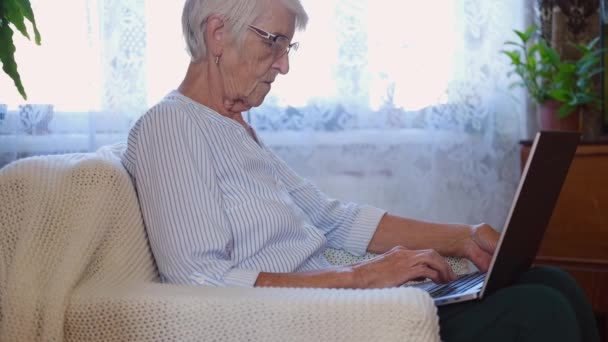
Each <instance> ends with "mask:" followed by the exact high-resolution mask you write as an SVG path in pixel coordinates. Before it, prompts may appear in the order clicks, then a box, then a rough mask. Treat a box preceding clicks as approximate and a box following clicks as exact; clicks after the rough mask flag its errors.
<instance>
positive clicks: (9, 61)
mask: <svg viewBox="0 0 608 342" xmlns="http://www.w3.org/2000/svg"><path fill="white" fill-rule="evenodd" d="M26 20H28V21H29V22H30V23H31V24H32V27H33V29H34V42H35V43H36V44H37V45H40V33H39V32H38V28H37V27H36V20H35V18H34V12H33V11H32V6H31V4H30V1H29V0H0V41H1V42H2V43H1V44H0V61H1V62H2V70H4V72H5V73H6V74H7V75H8V76H9V77H10V78H11V79H12V80H13V82H14V83H15V86H16V87H17V90H18V91H19V93H20V94H21V96H23V98H24V99H27V95H26V93H25V89H24V87H23V84H22V83H21V77H20V76H19V72H18V71H17V62H16V61H15V50H16V49H15V44H14V43H13V29H12V28H11V25H10V24H12V25H13V26H14V27H15V28H17V30H19V32H21V34H23V35H24V36H25V37H26V38H28V39H30V35H29V33H28V30H27V27H26V25H25V24H26Z"/></svg>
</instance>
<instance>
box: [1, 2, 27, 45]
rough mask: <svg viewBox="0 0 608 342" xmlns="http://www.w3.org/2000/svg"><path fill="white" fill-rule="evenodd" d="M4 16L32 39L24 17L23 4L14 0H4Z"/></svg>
mask: <svg viewBox="0 0 608 342" xmlns="http://www.w3.org/2000/svg"><path fill="white" fill-rule="evenodd" d="M4 17H5V18H6V19H7V20H8V21H9V22H11V23H13V25H15V27H16V28H17V30H19V32H21V34H23V35H24V36H25V37H26V38H27V39H30V35H29V33H28V32H27V28H26V27H25V20H24V19H23V18H24V17H23V13H22V11H21V6H20V5H19V4H18V3H17V2H15V1H12V0H9V1H4Z"/></svg>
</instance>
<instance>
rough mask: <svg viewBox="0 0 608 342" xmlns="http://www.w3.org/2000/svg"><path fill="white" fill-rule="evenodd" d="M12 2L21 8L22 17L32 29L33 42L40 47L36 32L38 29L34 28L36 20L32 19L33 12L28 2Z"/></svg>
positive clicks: (24, 0)
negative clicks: (28, 22)
mask: <svg viewBox="0 0 608 342" xmlns="http://www.w3.org/2000/svg"><path fill="white" fill-rule="evenodd" d="M14 1H15V2H16V3H17V4H18V5H19V6H20V7H21V13H23V16H24V17H25V18H26V19H27V20H29V21H30V22H31V23H32V27H33V28H34V42H36V44H37V45H40V32H38V27H37V26H36V19H35V18H34V11H32V5H31V4H30V1H29V0H14ZM9 2H10V1H9Z"/></svg>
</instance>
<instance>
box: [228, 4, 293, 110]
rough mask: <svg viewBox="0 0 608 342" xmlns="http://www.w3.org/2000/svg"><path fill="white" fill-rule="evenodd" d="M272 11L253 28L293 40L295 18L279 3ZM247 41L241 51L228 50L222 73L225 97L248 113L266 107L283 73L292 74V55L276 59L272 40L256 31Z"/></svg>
mask: <svg viewBox="0 0 608 342" xmlns="http://www.w3.org/2000/svg"><path fill="white" fill-rule="evenodd" d="M268 4H269V6H270V8H269V11H268V12H267V13H266V14H265V15H264V16H263V17H262V18H260V19H259V20H257V21H256V22H254V23H253V26H255V27H257V28H260V29H262V30H264V31H267V32H269V33H272V34H275V35H283V36H286V37H288V38H289V41H291V39H292V38H293V35H294V31H295V16H294V15H293V14H291V13H290V12H289V11H288V10H287V9H286V8H285V7H284V6H283V5H282V4H281V3H280V2H279V1H269V2H268ZM244 34H245V41H244V44H243V46H242V48H241V49H240V50H239V49H238V47H237V46H236V43H232V44H230V46H229V47H228V48H227V49H226V50H225V51H224V53H223V54H222V57H221V60H220V63H219V65H220V71H221V73H222V75H223V78H224V87H225V94H226V95H227V98H228V99H229V100H231V101H234V102H235V104H238V105H240V106H239V107H243V108H245V109H244V110H248V109H250V108H251V107H257V106H259V105H260V104H262V101H264V97H266V94H268V92H269V91H270V87H271V84H272V82H273V81H274V79H275V78H276V77H277V75H278V74H279V73H281V74H283V75H284V74H287V72H288V71H289V59H288V54H284V55H283V56H281V57H278V58H277V57H275V55H274V54H273V53H272V49H271V45H272V41H269V40H266V39H264V38H262V37H260V36H259V35H258V34H256V33H255V32H253V31H252V30H249V29H248V30H246V31H245V33H244Z"/></svg>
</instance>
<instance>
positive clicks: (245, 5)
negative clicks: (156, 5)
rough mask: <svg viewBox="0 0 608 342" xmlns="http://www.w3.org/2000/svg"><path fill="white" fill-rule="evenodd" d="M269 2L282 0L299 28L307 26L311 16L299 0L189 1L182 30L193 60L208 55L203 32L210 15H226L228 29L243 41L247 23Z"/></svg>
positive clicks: (262, 10) (261, 13)
mask: <svg viewBox="0 0 608 342" xmlns="http://www.w3.org/2000/svg"><path fill="white" fill-rule="evenodd" d="M270 1H281V2H282V3H283V5H284V6H285V7H287V9H288V10H289V11H291V12H292V13H293V14H294V15H295V17H296V29H298V30H304V29H305V28H306V24H307V23H308V15H307V14H306V11H305V10H304V8H303V7H302V4H301V3H300V0H186V4H185V5H184V12H183V13H182V30H183V33H184V39H185V40H186V45H187V47H188V53H189V54H190V57H191V60H192V61H193V62H199V61H200V60H201V59H203V58H204V57H206V56H207V44H206V42H205V40H204V32H205V28H206V26H207V18H209V17H210V16H211V15H213V14H219V15H221V16H223V17H224V18H226V25H227V27H228V29H229V30H230V31H231V32H232V34H233V35H234V36H235V37H237V40H238V41H239V42H240V43H242V42H243V41H244V34H243V33H244V32H245V30H246V29H247V26H248V25H251V24H253V22H254V21H255V20H256V19H257V18H259V17H260V16H262V15H263V14H264V13H265V11H266V10H267V5H268V3H269V2H270Z"/></svg>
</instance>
